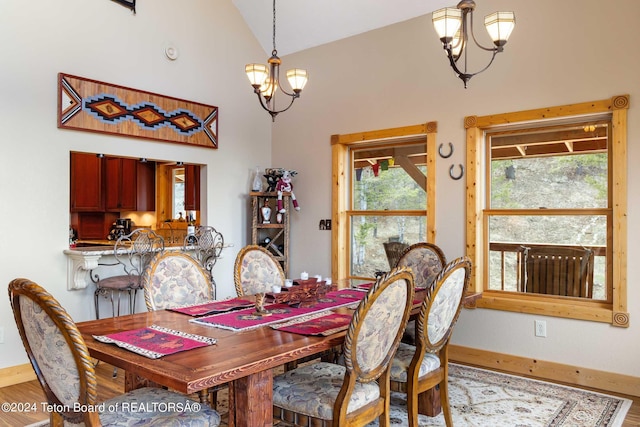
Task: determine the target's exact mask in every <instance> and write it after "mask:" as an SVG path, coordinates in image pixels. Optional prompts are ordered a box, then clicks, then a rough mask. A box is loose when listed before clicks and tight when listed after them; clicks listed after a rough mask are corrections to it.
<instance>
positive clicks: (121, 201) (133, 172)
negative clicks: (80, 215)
mask: <svg viewBox="0 0 640 427" xmlns="http://www.w3.org/2000/svg"><path fill="white" fill-rule="evenodd" d="M137 164H138V160H136V159H125V158H121V157H107V158H106V161H105V208H106V211H107V212H120V211H135V210H137V203H138V199H137V186H138V178H137V177H138V173H137V172H138V168H137Z"/></svg>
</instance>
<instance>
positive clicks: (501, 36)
mask: <svg viewBox="0 0 640 427" xmlns="http://www.w3.org/2000/svg"><path fill="white" fill-rule="evenodd" d="M475 7H476V3H475V1H473V0H462V1H461V2H460V3H458V6H457V7H456V8H452V7H447V8H444V9H440V10H436V11H435V12H433V14H432V21H433V27H434V28H435V30H436V32H437V33H438V37H439V38H440V41H441V42H442V47H443V48H444V50H445V51H446V53H447V57H448V58H449V63H450V65H451V68H453V70H454V71H455V73H456V75H457V76H458V77H459V78H460V79H461V80H462V81H463V82H464V87H465V88H466V87H467V82H468V81H469V80H470V79H471V77H473V76H475V75H476V74H479V73H481V72H483V71H484V70H486V69H487V68H489V66H490V65H491V63H493V60H494V58H495V57H496V54H497V53H499V52H502V51H503V50H504V45H505V44H506V43H507V40H508V39H509V36H510V35H511V32H512V31H513V28H514V27H515V24H516V16H515V14H514V13H513V12H494V13H492V14H490V15H487V16H485V18H484V26H485V28H486V29H487V32H488V33H489V36H490V37H491V40H493V44H494V46H493V47H484V46H482V45H481V44H480V43H478V40H477V39H476V36H475V34H474V33H473V10H474V9H475ZM469 34H471V38H472V39H473V42H474V43H475V45H476V46H478V47H479V48H480V49H482V50H486V51H489V52H491V53H492V54H491V59H490V60H489V63H488V64H487V65H486V66H485V67H484V68H482V69H481V70H479V71H476V72H475V73H469V72H468V71H467V65H468V58H467V47H468V39H469ZM461 57H464V59H463V62H464V65H463V66H462V67H459V66H458V60H459V59H460V58H461Z"/></svg>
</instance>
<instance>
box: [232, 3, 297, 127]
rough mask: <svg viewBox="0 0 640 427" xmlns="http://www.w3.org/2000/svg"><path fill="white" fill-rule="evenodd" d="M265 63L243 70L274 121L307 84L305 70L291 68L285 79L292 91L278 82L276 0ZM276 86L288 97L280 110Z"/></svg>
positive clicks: (279, 62)
mask: <svg viewBox="0 0 640 427" xmlns="http://www.w3.org/2000/svg"><path fill="white" fill-rule="evenodd" d="M267 63H268V65H264V64H247V65H246V66H245V68H244V70H245V72H246V73H247V77H249V81H250V82H251V86H253V92H254V93H255V94H256V95H258V99H259V100H260V105H261V106H262V108H264V109H265V110H266V111H267V112H268V113H269V114H271V119H272V120H273V121H275V119H276V116H277V115H278V114H279V113H282V112H284V111H287V110H288V109H289V108H291V105H293V101H295V100H296V99H297V98H300V93H301V92H302V89H303V88H304V86H305V85H306V84H307V78H308V77H309V74H308V73H307V70H302V69H300V68H292V69H291V70H288V71H287V80H289V85H290V86H291V89H292V90H293V93H290V92H287V91H285V90H284V88H283V87H282V85H281V84H280V64H281V63H282V60H280V58H278V51H277V50H276V0H273V50H272V51H271V57H270V58H269V60H268V61H267ZM278 88H279V89H280V92H282V93H283V94H285V95H287V96H289V97H290V100H289V105H287V106H286V107H284V108H282V109H280V110H278V109H277V107H276V92H277V91H278Z"/></svg>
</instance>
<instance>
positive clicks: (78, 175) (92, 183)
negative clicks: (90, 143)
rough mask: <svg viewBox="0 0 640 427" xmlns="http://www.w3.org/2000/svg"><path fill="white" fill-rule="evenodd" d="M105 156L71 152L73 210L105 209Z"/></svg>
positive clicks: (96, 210)
mask: <svg viewBox="0 0 640 427" xmlns="http://www.w3.org/2000/svg"><path fill="white" fill-rule="evenodd" d="M103 165H104V158H101V157H98V156H96V155H95V154H90V153H71V194H70V201H71V212H102V211H104V197H103V194H104V193H103V189H104V181H103V172H102V171H103Z"/></svg>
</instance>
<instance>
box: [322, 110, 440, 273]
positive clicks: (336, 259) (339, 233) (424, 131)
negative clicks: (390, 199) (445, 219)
mask: <svg viewBox="0 0 640 427" xmlns="http://www.w3.org/2000/svg"><path fill="white" fill-rule="evenodd" d="M437 131H438V123H437V122H427V123H423V124H418V125H412V126H403V127H397V128H388V129H380V130H374V131H366V132H357V133H351V134H341V135H332V136H331V156H332V169H331V170H332V176H331V181H332V197H331V206H332V223H333V226H332V231H331V276H332V277H334V278H338V279H340V280H342V279H346V278H348V277H349V275H350V268H349V256H350V236H349V215H348V211H349V210H350V209H351V206H350V200H351V199H350V195H349V193H350V192H349V191H346V189H350V188H351V185H350V182H351V181H350V179H351V174H350V171H351V167H350V163H349V156H348V154H349V150H350V149H352V148H356V147H358V146H359V145H365V144H370V143H373V142H376V141H385V142H390V143H394V142H396V141H397V142H398V143H401V142H406V141H407V140H409V139H413V138H418V137H421V136H424V137H425V138H426V141H425V143H426V146H427V171H428V172H427V226H426V235H427V241H429V242H435V237H436V228H435V221H436V218H435V211H436V209H435V200H436V192H435V177H436V161H435V153H436V152H437V148H436V134H437ZM414 142H415V140H414Z"/></svg>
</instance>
